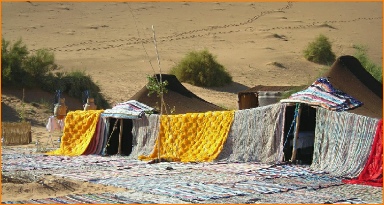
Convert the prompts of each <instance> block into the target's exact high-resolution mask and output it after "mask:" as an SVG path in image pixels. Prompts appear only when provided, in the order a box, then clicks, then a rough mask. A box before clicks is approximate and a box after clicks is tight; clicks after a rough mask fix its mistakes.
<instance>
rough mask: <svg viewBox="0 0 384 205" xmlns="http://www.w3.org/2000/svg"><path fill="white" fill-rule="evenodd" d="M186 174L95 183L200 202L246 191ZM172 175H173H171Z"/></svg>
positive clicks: (108, 180)
mask: <svg viewBox="0 0 384 205" xmlns="http://www.w3.org/2000/svg"><path fill="white" fill-rule="evenodd" d="M184 175H185V174H173V175H169V176H166V175H157V176H153V175H152V176H141V177H130V178H129V177H114V178H108V179H98V180H95V181H93V182H94V183H98V184H104V185H111V186H116V187H122V188H127V189H133V190H135V191H140V192H144V193H151V194H156V195H166V196H170V197H176V198H179V199H181V200H183V201H190V202H199V201H205V200H210V199H218V198H229V197H233V196H242V195H245V194H247V193H246V192H243V191H239V190H237V189H233V188H228V187H224V186H221V185H216V184H205V183H201V182H194V181H189V180H186V179H185V176H184ZM170 176H172V177H170Z"/></svg>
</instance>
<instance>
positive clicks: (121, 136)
mask: <svg viewBox="0 0 384 205" xmlns="http://www.w3.org/2000/svg"><path fill="white" fill-rule="evenodd" d="M122 138H123V119H120V133H119V147H118V150H117V154H118V155H121V141H122Z"/></svg>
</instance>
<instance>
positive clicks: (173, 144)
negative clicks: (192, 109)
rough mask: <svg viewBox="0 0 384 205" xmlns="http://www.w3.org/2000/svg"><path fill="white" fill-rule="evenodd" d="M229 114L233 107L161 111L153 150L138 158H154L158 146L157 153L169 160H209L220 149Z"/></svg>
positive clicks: (230, 117)
mask: <svg viewBox="0 0 384 205" xmlns="http://www.w3.org/2000/svg"><path fill="white" fill-rule="evenodd" d="M233 116H234V111H216V112H206V113H187V114H180V115H163V116H161V124H160V133H159V137H158V138H157V140H156V145H155V149H154V151H153V152H152V154H151V155H149V156H140V157H139V159H142V160H150V159H156V158H158V154H159V146H160V157H161V158H165V159H168V160H171V161H181V162H206V161H212V160H214V159H216V157H217V156H218V155H219V154H220V152H221V150H222V149H223V145H224V143H225V140H226V139H227V136H228V132H229V129H230V126H231V124H232V122H233Z"/></svg>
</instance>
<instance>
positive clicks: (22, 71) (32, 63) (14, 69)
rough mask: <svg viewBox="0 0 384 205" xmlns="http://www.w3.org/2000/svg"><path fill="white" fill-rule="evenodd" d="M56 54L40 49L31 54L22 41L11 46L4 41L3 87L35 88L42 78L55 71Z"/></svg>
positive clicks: (2, 56) (2, 53)
mask: <svg viewBox="0 0 384 205" xmlns="http://www.w3.org/2000/svg"><path fill="white" fill-rule="evenodd" d="M54 59H55V58H54V54H53V53H52V52H49V51H48V50H46V49H38V50H37V51H36V53H33V54H30V53H29V51H28V49H27V46H26V45H25V44H24V43H23V42H22V40H21V39H19V40H18V41H16V42H15V43H14V44H11V42H10V41H6V40H5V39H4V38H3V39H2V47H1V60H2V62H1V71H2V85H12V86H21V87H34V86H37V85H39V83H40V81H41V78H42V77H44V76H45V75H47V73H48V72H49V71H51V70H53V69H54V68H55V67H56V65H55V63H54Z"/></svg>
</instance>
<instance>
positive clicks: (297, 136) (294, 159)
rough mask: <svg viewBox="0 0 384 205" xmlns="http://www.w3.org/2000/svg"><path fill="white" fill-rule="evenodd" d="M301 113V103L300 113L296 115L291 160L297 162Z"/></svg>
mask: <svg viewBox="0 0 384 205" xmlns="http://www.w3.org/2000/svg"><path fill="white" fill-rule="evenodd" d="M300 115H301V104H299V106H298V113H297V116H296V125H295V132H294V136H293V149H292V157H291V162H296V154H297V139H298V138H299V127H300Z"/></svg>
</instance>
